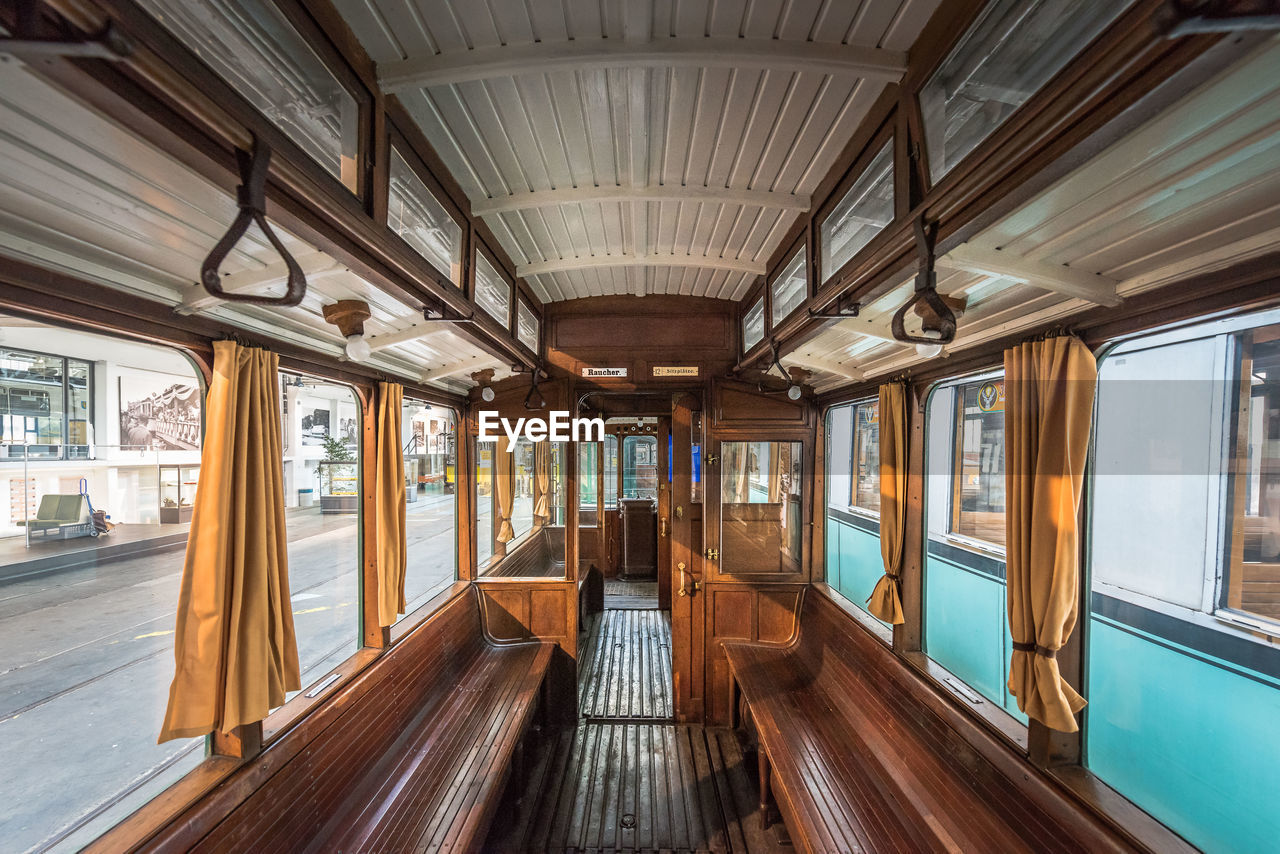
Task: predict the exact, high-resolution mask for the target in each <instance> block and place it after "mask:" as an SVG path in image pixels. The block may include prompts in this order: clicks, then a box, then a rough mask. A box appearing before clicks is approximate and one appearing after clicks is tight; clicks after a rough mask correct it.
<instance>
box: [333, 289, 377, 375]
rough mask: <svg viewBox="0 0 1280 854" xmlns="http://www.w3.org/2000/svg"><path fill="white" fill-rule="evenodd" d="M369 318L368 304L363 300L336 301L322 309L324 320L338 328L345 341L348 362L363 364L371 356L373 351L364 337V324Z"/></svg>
mask: <svg viewBox="0 0 1280 854" xmlns="http://www.w3.org/2000/svg"><path fill="white" fill-rule="evenodd" d="M369 316H370V313H369V304H368V303H367V302H365V301H364V300H359V299H344V300H338V301H337V302H335V303H332V304H330V305H326V306H325V307H324V319H325V320H327V321H328V322H329V323H332V324H333V325H334V326H336V327H338V331H339V332H341V333H342V337H343V338H345V339H346V341H347V343H346V347H345V348H344V351H345V354H346V358H347V360H348V361H351V362H365V361H368V360H369V358H370V357H372V356H373V349H372V348H371V347H370V346H369V342H368V341H367V340H366V339H365V337H364V322H365V321H366V320H368V319H369Z"/></svg>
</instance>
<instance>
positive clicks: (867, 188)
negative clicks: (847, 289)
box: [820, 140, 893, 283]
mask: <svg viewBox="0 0 1280 854" xmlns="http://www.w3.org/2000/svg"><path fill="white" fill-rule="evenodd" d="M891 222H893V141H892V140H890V141H889V142H887V143H885V145H884V148H882V149H880V153H879V154H877V155H876V157H875V159H874V160H872V161H871V165H870V166H868V167H867V170H866V171H865V172H863V173H862V174H861V175H860V176H859V177H858V180H856V181H854V182H853V186H852V187H850V188H849V192H847V193H845V195H844V198H843V199H841V200H840V204H838V205H836V207H835V209H834V210H832V211H831V213H830V214H829V215H828V216H827V218H826V219H824V220H823V221H822V232H821V237H820V239H821V241H822V281H823V282H824V283H826V282H829V281H830V280H831V277H832V276H834V275H835V274H836V273H837V272H838V271H839V270H840V268H841V267H843V266H844V265H845V263H846V262H847V261H849V259H850V258H852V257H853V256H854V255H857V254H858V250H859V249H861V248H862V247H864V246H866V245H867V243H869V242H870V241H871V238H873V237H875V236H876V235H877V234H879V233H880V232H881V231H882V230H883V229H884V227H885V226H886V225H888V224H889V223H891Z"/></svg>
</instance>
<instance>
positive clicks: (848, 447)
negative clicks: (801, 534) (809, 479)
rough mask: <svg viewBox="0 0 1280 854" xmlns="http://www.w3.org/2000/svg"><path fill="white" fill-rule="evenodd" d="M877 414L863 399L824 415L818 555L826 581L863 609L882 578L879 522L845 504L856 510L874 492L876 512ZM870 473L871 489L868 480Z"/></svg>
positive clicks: (873, 403) (872, 404)
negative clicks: (823, 482) (822, 523)
mask: <svg viewBox="0 0 1280 854" xmlns="http://www.w3.org/2000/svg"><path fill="white" fill-rule="evenodd" d="M878 410H879V401H877V400H866V401H862V402H860V403H848V404H845V405H843V406H834V407H832V408H831V410H830V411H829V412H828V413H827V433H826V437H827V438H826V447H827V468H826V483H827V495H826V526H825V531H826V548H825V549H823V553H822V554H823V561H824V568H825V572H826V581H827V584H828V585H830V586H831V587H832V588H834V589H835V590H837V591H838V592H839V593H840V594H841V595H843V596H844V597H845V598H846V599H848V600H849V601H850V602H852V603H853V604H854V605H856V606H857V607H859V608H861V609H863V610H864V611H865V610H866V607H867V597H869V596H870V595H871V591H872V590H874V589H875V586H876V583H877V582H878V581H879V580H880V578H881V576H882V575H884V561H883V559H882V558H881V556H880V522H879V520H878V519H877V518H875V516H873V515H872V514H871V512H863V513H856V512H850V511H851V510H852V508H851V507H850V504H855V506H860V505H856V502H857V501H858V499H859V496H860V495H862V494H865V495H871V494H873V493H874V495H875V497H876V505H875V510H877V511H878V508H879V498H880V466H879V453H880V444H879V439H880V435H879V423H878V415H879V412H878ZM873 418H874V424H873ZM872 427H874V429H872ZM864 449H865V450H866V451H867V452H868V453H872V454H874V455H875V461H874V463H873V462H872V461H871V460H869V459H864V458H863V456H862V453H863V450H864ZM872 475H874V478H875V485H874V487H872V486H871V485H870V482H869V478H870V477H871V476H872ZM861 509H863V510H864V511H866V510H869V508H867V507H865V506H861ZM884 625H886V626H887V625H888V623H884Z"/></svg>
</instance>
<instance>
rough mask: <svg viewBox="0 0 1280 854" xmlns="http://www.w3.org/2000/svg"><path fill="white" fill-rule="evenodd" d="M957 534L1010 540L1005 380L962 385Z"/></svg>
mask: <svg viewBox="0 0 1280 854" xmlns="http://www.w3.org/2000/svg"><path fill="white" fill-rule="evenodd" d="M956 404H957V410H956V425H957V426H956V455H955V473H956V474H955V480H954V483H953V488H954V492H953V493H952V507H951V512H952V525H951V530H952V532H953V533H956V534H960V535H962V536H965V537H972V538H973V539H975V540H982V541H984V542H988V543H995V544H997V545H1001V546H1003V545H1004V381H1003V380H998V379H997V380H987V381H985V382H981V383H969V384H967V385H964V386H961V387H960V391H959V393H958V394H957V396H956Z"/></svg>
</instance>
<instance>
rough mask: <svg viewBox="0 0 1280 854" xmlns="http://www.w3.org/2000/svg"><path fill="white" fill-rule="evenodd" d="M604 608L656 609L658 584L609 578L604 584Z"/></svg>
mask: <svg viewBox="0 0 1280 854" xmlns="http://www.w3.org/2000/svg"><path fill="white" fill-rule="evenodd" d="M604 607H605V608H606V609H607V610H608V609H625V610H639V611H648V610H651V609H654V608H657V607H658V582H656V581H621V580H619V579H616V578H610V579H608V580H607V581H605V583H604Z"/></svg>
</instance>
